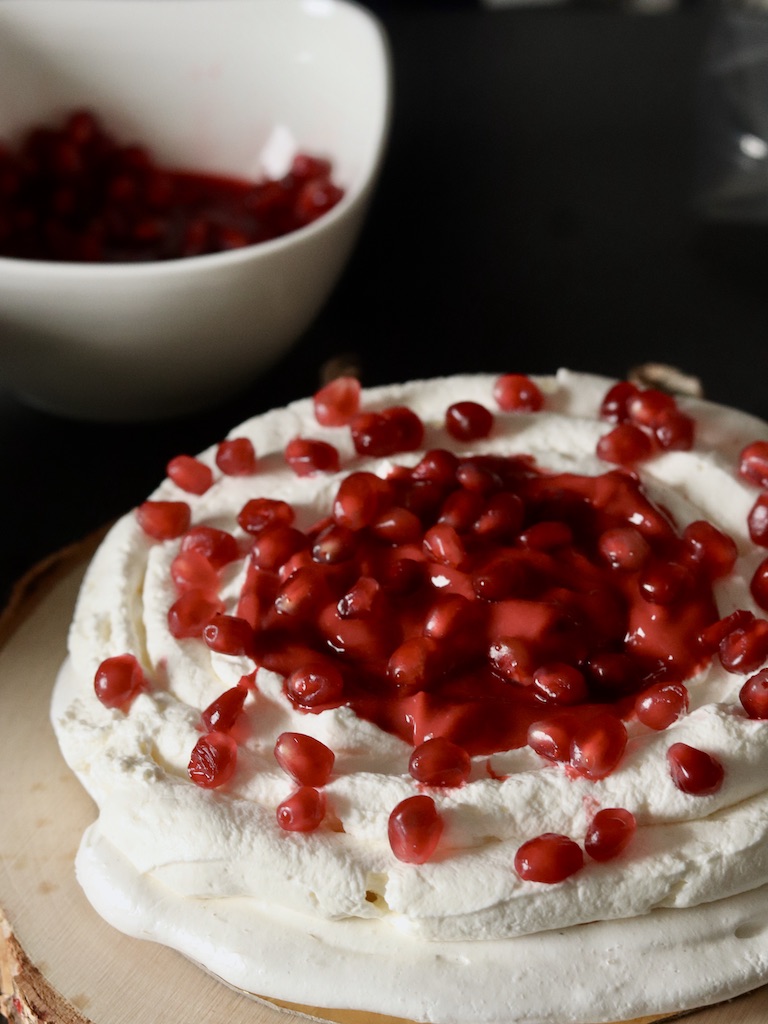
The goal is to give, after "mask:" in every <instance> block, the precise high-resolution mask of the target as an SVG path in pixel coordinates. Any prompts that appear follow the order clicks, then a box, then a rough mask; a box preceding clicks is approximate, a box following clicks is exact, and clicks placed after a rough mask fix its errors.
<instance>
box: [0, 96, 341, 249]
mask: <svg viewBox="0 0 768 1024" xmlns="http://www.w3.org/2000/svg"><path fill="white" fill-rule="evenodd" d="M343 194H344V193H343V190H342V189H341V188H339V187H338V186H337V185H336V184H335V183H334V182H333V181H332V178H331V164H330V162H329V161H328V160H325V159H320V158H318V157H314V156H311V155H309V154H299V155H298V156H297V157H296V158H295V160H294V162H293V165H292V167H291V169H290V172H289V173H288V174H286V175H285V176H284V177H283V178H281V179H279V180H274V179H264V180H261V181H258V182H252V181H245V180H240V179H236V178H229V177H222V176H215V175H211V174H202V173H198V172H196V171H193V170H188V169H167V168H163V167H160V166H159V165H158V164H157V163H156V162H155V161H154V159H153V157H152V155H151V154H150V153H149V152H148V151H147V150H146V149H144V148H143V147H141V146H137V145H123V144H121V143H119V142H118V141H117V140H116V139H115V138H114V137H113V135H112V134H111V133H110V132H109V131H108V130H107V129H106V128H105V126H104V125H103V124H102V123H101V122H100V121H99V120H98V118H97V117H96V116H94V114H93V113H91V112H89V111H85V110H78V111H73V112H72V113H71V114H70V115H69V116H68V117H67V118H66V119H65V121H64V123H63V124H62V125H60V126H36V127H33V128H31V129H30V130H29V131H28V132H27V133H26V134H25V136H24V137H23V138H22V140H21V142H20V144H19V146H18V147H17V148H16V149H12V148H11V147H10V146H8V145H4V144H3V143H2V142H0V255H3V256H12V257H16V258H21V259H36V260H57V261H68V262H89V263H96V262H145V261H151V260H168V259H178V258H181V257H189V256H200V255H205V254H208V253H214V252H223V251H225V250H229V249H238V248H241V247H243V246H246V245H253V244H254V243H257V242H264V241H267V240H269V239H273V238H278V237H280V236H282V235H285V234H288V233H289V232H292V231H295V230H296V229H297V228H300V227H303V226H304V225H306V224H309V223H310V222H311V221H314V220H316V219H317V218H318V217H320V216H322V215H323V214H324V213H326V212H327V211H328V210H330V209H331V208H332V207H334V206H335V205H336V204H337V203H338V202H339V200H340V199H341V198H342V196H343Z"/></svg>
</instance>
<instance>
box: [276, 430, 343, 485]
mask: <svg viewBox="0 0 768 1024" xmlns="http://www.w3.org/2000/svg"><path fill="white" fill-rule="evenodd" d="M285 461H286V462H287V463H288V465H289V466H290V467H291V469H292V470H293V472H294V473H295V474H296V476H311V475H312V474H313V473H338V471H339V453H338V451H337V450H336V448H334V446H333V445H332V444H328V443H327V442H326V441H313V440H310V439H309V438H304V437H295V438H294V439H293V440H292V441H289V442H288V444H287V445H286V447H285Z"/></svg>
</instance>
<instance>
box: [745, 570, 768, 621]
mask: <svg viewBox="0 0 768 1024" xmlns="http://www.w3.org/2000/svg"><path fill="white" fill-rule="evenodd" d="M749 590H750V593H751V594H752V597H753V598H754V600H755V604H756V605H758V607H760V608H762V609H763V611H768V558H764V559H763V561H762V562H761V563H760V565H758V567H757V568H756V569H755V571H754V573H753V574H752V579H751V580H750V583H749Z"/></svg>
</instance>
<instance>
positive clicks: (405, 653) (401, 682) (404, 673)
mask: <svg viewBox="0 0 768 1024" xmlns="http://www.w3.org/2000/svg"><path fill="white" fill-rule="evenodd" d="M438 651H439V648H438V644H437V641H436V640H435V639H434V638H433V637H429V636H414V637H411V638H410V639H409V640H405V641H404V642H403V643H402V644H400V646H399V647H398V648H396V649H395V650H394V651H393V652H392V654H391V655H390V657H389V662H388V663H387V675H388V676H389V678H390V679H391V680H392V682H393V683H394V684H395V686H397V687H400V688H401V689H403V690H405V691H406V692H408V693H416V692H418V691H419V690H423V689H424V688H425V687H427V686H429V684H430V683H431V682H432V681H433V680H434V679H435V678H436V677H437V676H438V674H439V672H440V664H439V659H438Z"/></svg>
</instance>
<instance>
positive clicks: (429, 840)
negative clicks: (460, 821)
mask: <svg viewBox="0 0 768 1024" xmlns="http://www.w3.org/2000/svg"><path fill="white" fill-rule="evenodd" d="M387 831H388V835H389V845H390V846H391V847H392V852H393V853H394V855H395V857H397V859H398V860H400V861H404V862H405V863H406V864H424V863H426V861H428V860H429V859H430V858H431V857H432V855H433V853H434V852H435V850H436V849H437V844H438V843H439V842H440V836H441V835H442V833H443V820H442V818H441V817H440V815H439V814H438V811H437V808H436V807H435V801H434V800H433V799H432V797H430V796H425V795H419V796H409V797H406V799H405V800H401V801H400V803H399V804H398V805H397V806H396V807H395V809H394V810H393V811H392V813H391V814H390V816H389V826H388V830H387Z"/></svg>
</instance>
